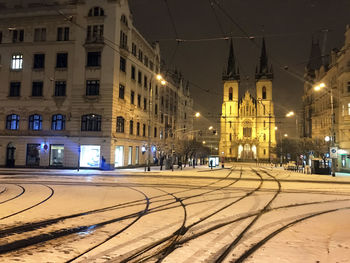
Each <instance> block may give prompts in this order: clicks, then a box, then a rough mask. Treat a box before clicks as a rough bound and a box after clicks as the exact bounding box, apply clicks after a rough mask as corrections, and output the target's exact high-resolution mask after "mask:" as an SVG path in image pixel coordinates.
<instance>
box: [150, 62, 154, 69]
mask: <svg viewBox="0 0 350 263" xmlns="http://www.w3.org/2000/svg"><path fill="white" fill-rule="evenodd" d="M149 68H150V70H152V71H153V70H154V64H153V62H152V61H150V62H149Z"/></svg>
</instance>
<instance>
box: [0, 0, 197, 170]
mask: <svg viewBox="0 0 350 263" xmlns="http://www.w3.org/2000/svg"><path fill="white" fill-rule="evenodd" d="M160 72H161V68H160V49H159V45H158V44H157V43H149V42H148V41H147V40H146V39H145V38H144V37H143V36H142V34H141V33H140V32H139V31H138V30H137V29H136V28H135V27H134V25H133V16H132V14H131V12H130V9H129V5H128V1H127V0H99V1H97V0H83V1H80V0H58V1H53V0H47V1H40V0H28V1H19V0H13V1H5V0H0V79H1V83H0V110H1V111H0V166H10V167H12V166H16V167H66V168H76V167H85V168H98V167H100V166H101V165H102V164H104V165H105V167H107V168H114V167H120V166H128V165H142V164H144V163H145V161H146V159H147V158H148V157H147V156H148V154H145V151H146V150H147V149H152V155H153V156H154V157H159V155H161V154H163V152H164V151H166V150H167V147H168V146H167V144H169V143H167V141H169V140H172V139H173V137H174V136H169V133H170V131H172V130H175V129H176V127H178V126H176V127H175V125H179V124H181V127H186V128H189V129H191V127H192V124H191V119H190V118H186V114H187V116H190V115H191V114H192V112H193V110H192V108H191V107H192V105H193V103H192V98H191V97H190V94H189V89H188V86H187V85H185V84H183V83H184V80H183V78H182V77H181V76H173V77H172V79H171V80H170V79H169V81H168V82H167V83H166V84H165V85H162V84H161V83H160V82H159V80H158V79H157V74H159V73H160ZM177 109H180V110H177ZM171 135H172V134H171ZM169 137H171V138H169ZM168 148H169V147H168ZM168 150H169V149H168ZM149 159H151V158H149Z"/></svg>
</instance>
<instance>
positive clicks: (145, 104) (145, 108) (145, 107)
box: [143, 98, 147, 110]
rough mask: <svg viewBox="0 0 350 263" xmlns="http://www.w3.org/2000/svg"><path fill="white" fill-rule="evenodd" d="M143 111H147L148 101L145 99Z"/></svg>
mask: <svg viewBox="0 0 350 263" xmlns="http://www.w3.org/2000/svg"><path fill="white" fill-rule="evenodd" d="M143 109H144V110H147V99H146V98H144V99H143Z"/></svg>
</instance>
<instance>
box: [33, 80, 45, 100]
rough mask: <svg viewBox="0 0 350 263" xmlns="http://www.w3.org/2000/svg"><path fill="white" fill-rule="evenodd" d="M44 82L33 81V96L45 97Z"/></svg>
mask: <svg viewBox="0 0 350 263" xmlns="http://www.w3.org/2000/svg"><path fill="white" fill-rule="evenodd" d="M43 85H44V84H43V82H42V81H33V84H32V96H33V97H41V96H42V95H43Z"/></svg>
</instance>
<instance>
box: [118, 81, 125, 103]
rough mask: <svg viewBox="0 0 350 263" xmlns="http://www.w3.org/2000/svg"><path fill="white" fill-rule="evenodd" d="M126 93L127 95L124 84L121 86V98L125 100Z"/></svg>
mask: <svg viewBox="0 0 350 263" xmlns="http://www.w3.org/2000/svg"><path fill="white" fill-rule="evenodd" d="M124 93H125V86H124V85H122V84H119V98H120V99H124Z"/></svg>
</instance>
